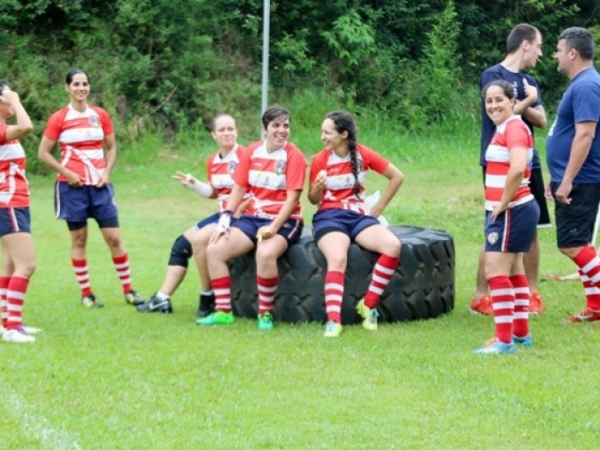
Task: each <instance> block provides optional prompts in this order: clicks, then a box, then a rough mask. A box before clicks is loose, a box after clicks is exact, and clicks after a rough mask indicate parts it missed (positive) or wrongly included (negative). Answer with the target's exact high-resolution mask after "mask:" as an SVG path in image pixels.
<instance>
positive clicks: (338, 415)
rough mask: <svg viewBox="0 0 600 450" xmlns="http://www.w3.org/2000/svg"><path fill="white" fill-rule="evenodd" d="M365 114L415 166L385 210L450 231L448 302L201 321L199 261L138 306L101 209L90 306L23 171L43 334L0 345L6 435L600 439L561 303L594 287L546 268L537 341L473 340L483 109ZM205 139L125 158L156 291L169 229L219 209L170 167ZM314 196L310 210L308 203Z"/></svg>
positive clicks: (184, 164)
mask: <svg viewBox="0 0 600 450" xmlns="http://www.w3.org/2000/svg"><path fill="white" fill-rule="evenodd" d="M361 120H362V121H363V127H364V129H365V131H364V132H362V134H361V136H362V139H361V140H362V141H363V142H364V143H365V144H367V145H370V146H372V147H373V148H376V149H379V150H381V151H383V152H384V153H385V154H386V155H387V156H388V157H389V158H390V159H391V160H392V161H393V162H394V163H395V164H396V165H397V166H398V167H399V168H400V169H401V170H402V171H403V172H404V173H405V175H406V182H405V184H404V185H403V187H402V188H401V190H400V192H399V194H398V196H397V197H396V198H395V199H394V201H393V203H392V204H391V205H390V206H389V209H388V210H387V211H386V216H387V217H388V218H389V219H390V222H391V223H393V224H405V225H414V226H423V227H428V228H438V229H445V230H447V231H448V232H449V233H451V234H453V235H454V238H455V245H456V302H455V309H454V311H452V312H451V313H450V314H448V315H445V316H444V317H441V318H439V319H435V320H428V321H423V322H409V323H397V324H384V325H382V326H380V329H379V331H377V332H375V333H369V332H366V331H365V330H363V329H362V328H361V327H358V326H352V327H351V326H348V327H345V328H344V332H343V334H342V336H341V337H340V338H339V339H329V340H326V339H324V338H323V336H322V334H323V325H322V324H315V323H309V324H301V325H290V324H284V323H278V324H277V326H276V328H275V330H273V332H271V333H265V332H259V331H258V330H257V329H256V323H255V322H254V321H251V320H238V321H236V323H235V324H234V325H232V326H229V327H224V328H201V327H198V326H196V325H195V321H194V313H195V309H196V306H197V275H196V274H195V272H192V273H190V276H189V277H188V279H186V281H185V283H184V284H183V285H182V287H181V289H180V290H179V291H178V292H177V294H176V295H175V296H174V298H173V303H174V308H175V314H173V315H171V316H162V315H143V314H139V313H137V312H136V311H135V310H134V309H133V308H132V307H131V306H128V305H126V304H125V302H124V301H123V298H122V295H121V290H120V286H119V282H118V278H117V276H116V274H115V271H114V269H113V267H112V263H111V261H110V257H109V252H108V249H107V248H106V247H105V245H104V244H103V243H102V242H101V238H100V234H99V233H98V231H97V229H96V228H94V227H91V233H90V242H89V265H90V275H91V281H92V286H93V287H94V291H95V292H96V294H97V295H98V296H99V297H100V298H101V299H102V301H103V302H104V303H105V304H106V307H105V308H104V309H103V310H86V309H84V308H83V307H82V306H81V305H80V304H79V290H78V288H77V286H76V283H75V279H74V276H73V273H72V269H71V267H70V263H69V238H68V233H67V230H66V226H65V225H64V223H62V222H59V221H56V220H55V219H54V217H53V209H52V186H53V179H52V178H50V177H32V178H31V185H32V195H33V205H32V215H33V221H34V222H33V224H34V232H33V235H34V239H35V244H36V252H37V258H38V270H37V272H36V273H35V275H34V277H33V279H32V283H31V285H30V290H29V295H28V299H27V302H26V308H25V320H26V322H27V323H28V324H30V325H33V326H38V327H42V328H43V329H44V332H43V333H42V334H41V335H40V336H39V338H38V339H37V341H36V342H35V343H34V344H31V345H10V344H6V343H4V344H1V343H0V344H1V345H0V414H1V416H2V420H0V448H2V449H75V448H82V449H188V448H197V449H213V448H214V449H313V448H316V449H330V448H331V449H333V448H336V449H338V448H339V449H439V448H443V449H488V448H489V449H497V448H498V449H537V448H539V449H546V450H547V449H564V448H570V449H592V448H600V444H599V443H598V434H597V433H598V431H597V420H598V405H597V400H596V398H595V394H594V392H596V390H597V388H598V385H599V383H598V381H597V374H598V371H599V369H600V363H599V362H598V358H597V355H596V353H595V351H596V350H595V349H597V348H598V346H599V345H600V332H599V330H598V328H597V327H596V326H595V325H583V326H566V325H563V324H561V321H560V319H561V318H563V317H564V316H566V315H569V314H571V313H573V312H577V311H578V310H579V309H580V308H581V307H582V305H583V301H584V300H583V293H582V288H581V286H580V285H579V284H578V283H557V282H543V283H541V284H540V287H541V292H542V295H543V297H544V299H545V301H546V307H547V312H546V314H544V315H543V316H541V317H535V318H533V320H532V322H533V323H532V331H533V335H534V338H535V346H534V347H532V348H530V349H519V351H518V352H517V354H515V355H511V356H502V357H496V356H479V355H473V354H472V353H471V351H472V350H473V349H474V348H477V347H478V346H480V345H481V344H482V343H483V342H484V340H485V339H487V338H489V337H491V336H492V334H493V327H492V321H491V319H490V318H484V317H477V316H472V315H470V314H469V312H468V310H467V305H468V302H469V300H470V298H471V296H472V294H473V291H474V280H475V269H476V266H477V254H478V251H479V248H480V245H481V240H482V231H481V230H482V219H483V213H482V198H481V196H482V192H481V190H482V189H481V171H480V168H479V167H478V166H477V158H478V153H477V148H478V137H477V136H478V135H477V130H476V126H473V127H472V129H469V130H468V131H465V132H464V133H463V134H454V135H451V136H446V135H443V134H439V133H438V134H436V133H432V136H431V137H427V138H423V137H421V138H419V137H416V136H405V135H403V134H402V133H400V132H394V131H393V130H389V129H388V130H386V131H379V130H378V129H373V127H370V128H371V129H370V130H369V126H368V124H367V123H365V122H367V120H368V118H362V119H361ZM296 126H297V127H298V128H300V126H298V125H296ZM315 127H318V124H310V127H308V126H307V127H305V128H306V131H301V130H299V131H298V132H296V130H295V129H294V131H293V139H292V141H294V142H296V143H297V144H299V146H300V147H301V148H303V149H304V150H305V151H306V153H307V155H310V154H312V153H313V152H314V151H316V150H318V149H320V145H319V141H318V131H317V130H318V128H315ZM242 141H243V140H242ZM195 147H197V148H192V149H190V148H188V147H184V146H179V147H162V146H160V145H159V144H156V143H155V142H150V141H148V142H143V143H140V144H139V146H136V147H135V148H130V149H127V150H126V151H124V152H123V154H122V157H121V159H120V162H119V165H118V169H117V170H116V171H115V173H114V178H113V181H114V183H115V187H116V191H117V199H118V202H119V206H120V219H121V225H122V234H123V238H124V241H125V245H126V247H127V249H128V251H129V254H130V258H131V262H132V272H133V280H134V285H135V287H136V288H137V289H138V290H139V291H141V292H142V293H143V294H145V295H146V296H149V295H151V294H152V293H153V292H154V291H155V290H157V289H158V288H159V287H160V284H161V282H162V277H163V274H164V268H165V265H166V262H167V258H168V253H169V249H170V246H171V244H172V242H173V240H174V239H175V238H176V237H177V236H178V235H179V234H180V233H181V232H182V231H183V230H185V229H186V228H187V227H189V226H190V225H191V224H193V223H194V222H195V221H197V220H198V219H199V218H202V217H204V216H205V215H207V214H209V213H210V212H212V209H213V207H214V206H213V204H212V203H211V202H209V201H207V200H203V199H199V198H198V197H196V196H195V195H194V194H192V193H190V192H186V191H184V190H183V189H181V188H180V187H179V186H178V184H177V183H176V182H175V181H173V180H171V179H170V175H171V174H172V173H173V172H174V171H175V170H186V171H193V172H194V173H196V174H197V175H202V174H203V166H202V164H200V165H198V161H199V159H198V151H200V154H201V155H205V156H206V155H208V154H209V152H210V151H212V145H211V144H210V143H208V142H204V141H203V142H199V143H198V144H197V145H196V146H195ZM540 148H542V149H543V143H541V145H540ZM368 183H370V184H369V186H370V187H371V189H370V190H374V189H381V188H383V186H384V185H383V184H382V182H381V181H380V180H378V179H377V178H376V177H372V178H370V179H369V180H368ZM303 197H304V198H305V195H304V196H303ZM305 204H306V209H305V217H306V218H307V219H309V218H310V216H311V215H312V213H313V211H314V208H313V207H311V206H309V205H308V203H307V202H306V201H305ZM540 238H541V245H542V252H543V257H542V268H541V273H542V275H543V274H545V273H547V272H550V271H556V272H562V273H568V272H570V271H572V270H573V266H572V265H571V263H570V262H569V261H568V260H566V258H565V257H563V256H561V255H559V253H558V251H557V250H556V249H555V245H554V230H553V229H550V230H542V231H540ZM594 380H596V381H594Z"/></svg>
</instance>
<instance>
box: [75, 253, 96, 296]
mask: <svg viewBox="0 0 600 450" xmlns="http://www.w3.org/2000/svg"><path fill="white" fill-rule="evenodd" d="M71 265H72V266H73V271H74V272H75V278H76V279H77V284H79V289H81V296H82V297H87V296H88V295H90V294H91V293H92V287H91V285H90V275H89V270H88V265H87V259H72V260H71Z"/></svg>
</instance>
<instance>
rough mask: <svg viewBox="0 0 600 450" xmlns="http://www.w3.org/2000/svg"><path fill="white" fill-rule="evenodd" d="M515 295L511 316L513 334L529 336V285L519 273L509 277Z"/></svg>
mask: <svg viewBox="0 0 600 450" xmlns="http://www.w3.org/2000/svg"><path fill="white" fill-rule="evenodd" d="M510 283H511V284H512V286H513V292H514V293H515V310H514V314H513V334H514V335H515V336H517V337H525V336H527V335H528V334H529V285H528V284H527V277H526V276H525V274H523V273H520V274H518V275H513V276H512V277H510Z"/></svg>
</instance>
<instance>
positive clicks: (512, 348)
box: [473, 338, 517, 355]
mask: <svg viewBox="0 0 600 450" xmlns="http://www.w3.org/2000/svg"><path fill="white" fill-rule="evenodd" d="M516 351H517V347H516V345H515V344H513V343H512V342H511V343H510V344H506V343H504V342H501V341H499V340H498V339H497V338H492V339H490V340H489V341H487V342H486V343H485V346H483V347H481V348H478V349H477V350H473V353H475V354H478V355H504V354H506V355H510V354H511V353H514V352H516Z"/></svg>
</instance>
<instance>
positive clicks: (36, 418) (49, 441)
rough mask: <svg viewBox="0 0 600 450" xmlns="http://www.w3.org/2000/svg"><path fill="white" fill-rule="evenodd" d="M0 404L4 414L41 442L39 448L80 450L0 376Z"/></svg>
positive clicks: (71, 439) (64, 432) (72, 438)
mask: <svg viewBox="0 0 600 450" xmlns="http://www.w3.org/2000/svg"><path fill="white" fill-rule="evenodd" d="M0 404H2V405H3V408H1V409H4V411H5V414H7V415H9V416H12V418H13V419H15V421H16V422H17V423H20V424H21V428H22V429H23V431H24V432H25V433H26V434H28V435H30V436H31V435H33V437H35V438H37V439H38V440H39V442H40V444H41V448H48V449H56V450H63V449H64V450H67V449H71V450H72V449H76V450H81V447H80V446H79V444H78V443H77V441H76V440H75V439H74V437H73V436H71V435H70V434H69V433H67V432H66V431H64V430H59V429H57V428H55V427H53V426H52V424H51V423H50V422H49V421H48V420H47V419H46V418H45V417H44V416H42V415H41V414H39V413H38V412H36V411H35V410H34V408H33V407H32V406H31V405H29V404H28V403H27V401H25V400H24V399H23V398H21V397H20V396H18V395H17V394H15V393H14V392H13V391H12V389H11V388H10V386H8V384H7V383H6V382H4V381H3V380H2V379H1V378H0Z"/></svg>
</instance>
